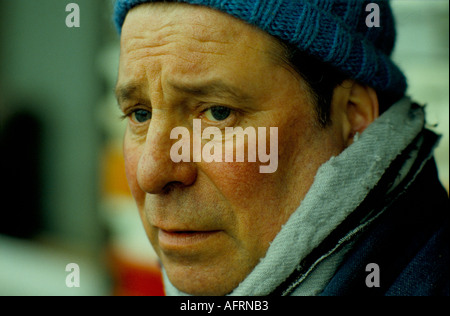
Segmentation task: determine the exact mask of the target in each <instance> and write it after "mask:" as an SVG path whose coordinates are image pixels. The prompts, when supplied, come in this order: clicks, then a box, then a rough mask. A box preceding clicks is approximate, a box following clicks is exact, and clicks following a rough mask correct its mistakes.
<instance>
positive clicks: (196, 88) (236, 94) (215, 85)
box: [169, 80, 251, 102]
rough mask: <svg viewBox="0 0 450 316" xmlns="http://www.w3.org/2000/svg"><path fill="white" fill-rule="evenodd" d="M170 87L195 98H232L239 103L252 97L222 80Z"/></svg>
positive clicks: (173, 84)
mask: <svg viewBox="0 0 450 316" xmlns="http://www.w3.org/2000/svg"><path fill="white" fill-rule="evenodd" d="M169 84H170V86H171V87H172V88H173V89H175V90H177V91H178V92H182V93H187V94H191V95H194V96H200V97H202V96H203V97H205V96H217V97H224V98H232V99H234V100H235V101H237V102H245V101H248V100H249V99H251V97H250V95H249V94H247V93H245V92H244V91H242V90H241V89H239V88H237V87H234V86H232V85H229V84H226V83H225V82H223V81H221V80H214V81H209V82H205V83H175V82H169Z"/></svg>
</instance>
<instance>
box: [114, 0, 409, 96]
mask: <svg viewBox="0 0 450 316" xmlns="http://www.w3.org/2000/svg"><path fill="white" fill-rule="evenodd" d="M147 2H161V1H157V0H117V1H116V3H115V7H114V21H115V24H116V27H117V30H118V31H119V33H120V32H121V28H122V25H123V23H124V21H125V17H126V15H127V13H128V11H129V10H130V9H131V8H133V7H135V6H137V5H139V4H142V3H147ZM166 2H186V3H191V4H197V5H204V6H208V7H211V8H215V9H217V10H220V11H223V12H226V13H228V14H230V15H232V16H234V17H237V18H239V19H241V20H244V21H246V22H248V23H250V24H253V25H256V26H257V27H259V28H261V29H262V30H264V31H266V32H267V33H269V34H271V35H273V36H275V37H278V38H279V39H281V40H283V41H285V42H288V43H291V44H293V45H295V46H296V47H298V48H299V49H300V50H302V51H304V52H306V53H307V54H309V55H312V56H315V57H316V58H317V59H319V60H321V61H323V62H325V63H329V64H331V65H332V66H334V67H335V68H337V69H339V70H340V71H341V72H342V73H344V74H345V75H347V76H349V77H350V78H352V79H354V80H357V81H359V82H361V83H364V84H367V85H369V86H371V87H373V88H374V89H375V90H377V91H379V92H382V93H385V94H386V95H389V96H391V97H393V98H399V97H401V96H403V95H404V93H405V90H406V86H407V85H406V79H405V76H404V75H403V73H402V72H401V71H400V70H399V69H398V68H397V66H396V65H395V64H394V63H393V62H392V61H391V59H390V57H389V56H390V55H391V53H392V50H393V47H394V43H395V25H394V18H393V15H392V12H391V8H390V6H389V3H388V0H174V1H167V0H166ZM369 3H375V4H377V5H378V8H379V27H369V26H368V25H367V24H366V19H367V17H368V16H369V14H371V9H370V7H369V8H368V9H367V10H368V11H366V7H367V5H368V4H369ZM369 19H370V17H369ZM369 25H370V24H369Z"/></svg>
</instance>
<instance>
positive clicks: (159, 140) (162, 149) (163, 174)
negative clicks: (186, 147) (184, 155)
mask: <svg viewBox="0 0 450 316" xmlns="http://www.w3.org/2000/svg"><path fill="white" fill-rule="evenodd" d="M172 127H175V126H172ZM171 130H172V128H171V125H170V124H167V123H164V122H158V121H156V120H155V119H152V121H151V123H150V126H149V130H148V132H147V139H146V141H145V144H142V146H144V148H143V151H142V153H141V157H140V159H139V163H138V168H137V181H138V184H139V186H140V187H141V189H142V190H143V191H144V192H147V193H151V194H163V193H166V192H167V191H168V190H169V189H171V188H173V187H176V186H179V187H186V186H190V185H192V184H193V183H194V182H195V180H196V178H197V167H196V164H195V163H193V162H183V161H181V162H178V163H176V162H173V160H172V159H171V156H170V149H171V146H172V144H173V142H176V140H171V139H170V132H171Z"/></svg>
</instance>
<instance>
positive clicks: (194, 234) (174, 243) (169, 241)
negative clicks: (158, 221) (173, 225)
mask: <svg viewBox="0 0 450 316" xmlns="http://www.w3.org/2000/svg"><path fill="white" fill-rule="evenodd" d="M220 232H221V231H220V230H210V231H208V230H206V231H194V230H169V231H168V230H164V229H159V232H158V240H159V246H160V247H161V248H162V249H163V250H171V251H173V250H181V249H186V248H197V247H201V246H202V244H204V243H206V242H208V240H210V239H211V238H214V237H215V236H217V235H218V234H220Z"/></svg>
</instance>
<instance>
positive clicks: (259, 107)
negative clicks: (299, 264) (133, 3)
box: [117, 4, 343, 295]
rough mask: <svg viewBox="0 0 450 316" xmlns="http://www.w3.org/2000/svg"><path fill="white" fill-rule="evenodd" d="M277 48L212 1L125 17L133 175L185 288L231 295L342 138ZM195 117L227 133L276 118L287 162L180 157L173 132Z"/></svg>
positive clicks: (160, 245) (123, 85)
mask: <svg viewBox="0 0 450 316" xmlns="http://www.w3.org/2000/svg"><path fill="white" fill-rule="evenodd" d="M276 51H277V45H275V44H274V41H273V39H272V38H271V37H270V36H269V35H267V34H265V33H264V32H262V31H260V30H258V29H256V28H254V27H252V26H250V25H247V24H245V23H244V22H241V21H239V20H237V19H235V18H233V17H231V16H228V15H226V14H224V13H220V12H217V11H214V10H211V9H208V8H205V7H197V6H190V5H183V4H150V5H149V4H147V5H141V6H138V7H136V8H135V9H133V10H131V11H130V13H129V14H128V16H127V18H126V21H125V24H124V26H123V30H122V38H121V56H120V69H119V79H118V85H117V92H118V99H119V103H120V107H121V109H122V111H123V112H124V113H125V115H127V116H128V117H129V120H128V126H127V130H126V133H125V138H124V157H125V164H126V173H127V178H128V181H129V185H130V188H131V191H132V194H133V197H134V199H135V200H136V203H137V206H138V208H139V213H140V216H141V219H142V222H143V224H144V228H145V230H146V233H147V235H148V237H149V239H150V241H151V243H152V245H153V247H154V248H155V250H156V252H157V254H158V256H159V257H160V259H161V262H162V264H163V266H164V268H165V270H166V272H167V275H168V277H169V279H170V280H171V282H172V284H173V285H174V286H176V287H177V288H178V289H179V290H181V291H184V292H187V293H190V294H195V295H201V294H206V295H223V294H227V293H229V292H231V291H232V290H233V289H234V288H235V287H236V286H238V284H239V283H240V282H241V281H243V280H244V279H245V277H246V276H247V275H248V274H249V273H250V272H251V271H252V269H253V268H254V267H255V266H256V264H258V262H259V261H260V259H261V258H262V257H264V255H265V253H266V251H267V249H268V247H269V244H270V242H271V241H272V240H273V239H274V238H275V236H276V235H277V233H278V232H279V231H280V229H281V226H282V225H283V224H284V223H285V222H286V221H287V220H288V218H289V216H290V215H291V214H292V213H293V212H294V211H295V209H296V208H297V207H298V206H299V204H300V202H301V200H302V199H303V197H304V196H305V194H306V192H307V191H308V189H309V187H310V185H311V184H312V182H313V179H314V175H315V174H316V171H317V169H318V168H319V166H320V165H321V164H322V163H324V162H325V161H327V160H328V159H329V158H330V156H332V155H337V154H338V153H339V152H340V151H341V150H342V148H343V143H342V141H341V139H340V138H339V137H338V136H336V135H337V134H339V132H338V131H337V130H336V128H334V127H333V126H332V127H329V128H327V129H323V128H321V127H319V125H318V124H317V121H316V112H315V110H314V106H313V104H312V103H311V102H310V101H309V98H308V93H307V92H306V91H307V90H306V88H305V83H304V82H303V80H302V79H301V78H300V77H299V76H297V75H295V74H294V73H293V71H292V70H291V69H288V68H287V67H286V66H285V65H283V63H281V62H279V60H278V58H277V57H276ZM194 119H200V120H201V124H202V128H203V129H204V128H206V127H210V126H215V127H218V128H220V129H221V130H222V131H223V130H224V129H225V127H238V126H240V127H242V128H243V129H245V128H247V127H253V128H255V129H256V130H258V127H265V128H266V130H267V131H269V128H270V127H277V128H278V140H277V141H278V169H277V170H276V172H274V173H260V169H259V166H260V165H261V164H260V163H259V162H248V161H246V162H205V161H203V160H202V161H201V162H180V163H174V162H173V161H172V159H171V156H170V150H171V147H172V145H173V144H174V143H175V142H177V140H174V139H171V138H170V133H171V131H172V129H173V128H175V127H185V128H187V129H188V130H189V131H190V132H191V134H190V135H191V137H192V130H193V120H194ZM269 141H270V139H269V137H266V142H267V146H266V148H267V149H269V148H270V147H269ZM205 142H207V141H206V140H203V144H204V143H205ZM191 161H192V160H191ZM257 161H258V160H257Z"/></svg>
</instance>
